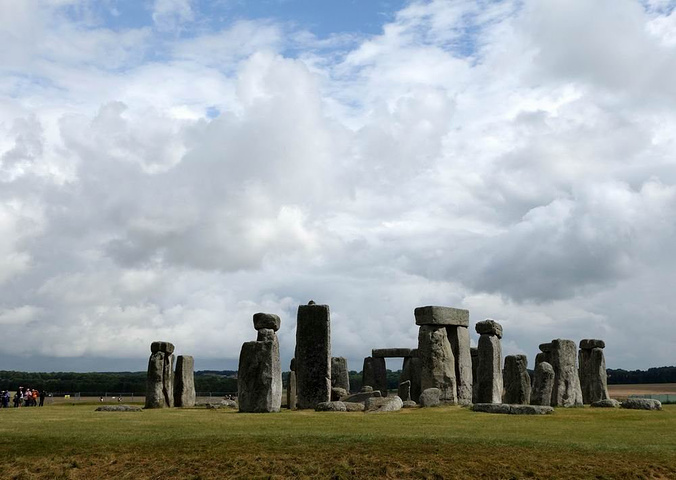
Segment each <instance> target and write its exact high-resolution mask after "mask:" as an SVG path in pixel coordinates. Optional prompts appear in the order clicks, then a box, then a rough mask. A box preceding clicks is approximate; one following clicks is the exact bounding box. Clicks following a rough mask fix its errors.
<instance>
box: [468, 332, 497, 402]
mask: <svg viewBox="0 0 676 480" xmlns="http://www.w3.org/2000/svg"><path fill="white" fill-rule="evenodd" d="M477 325H478V324H477ZM501 364H502V347H501V345H500V337H498V336H497V335H492V334H482V335H481V336H480V337H479V347H478V357H477V388H476V398H475V399H474V400H475V401H476V403H501V402H502V368H501Z"/></svg>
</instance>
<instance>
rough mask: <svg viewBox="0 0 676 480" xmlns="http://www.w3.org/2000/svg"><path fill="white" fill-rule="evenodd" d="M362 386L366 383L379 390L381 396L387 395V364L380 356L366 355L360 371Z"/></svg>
mask: <svg viewBox="0 0 676 480" xmlns="http://www.w3.org/2000/svg"><path fill="white" fill-rule="evenodd" d="M361 378H362V383H361V384H362V387H363V386H365V385H368V386H370V387H373V390H379V391H380V394H381V395H382V396H383V397H386V396H387V364H386V363H385V359H384V358H382V357H366V358H365V359H364V369H363V370H362V372H361Z"/></svg>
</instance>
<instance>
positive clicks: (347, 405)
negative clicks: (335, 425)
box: [343, 402, 365, 412]
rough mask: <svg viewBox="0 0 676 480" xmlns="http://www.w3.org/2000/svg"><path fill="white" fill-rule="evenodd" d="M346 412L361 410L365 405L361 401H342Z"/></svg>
mask: <svg viewBox="0 0 676 480" xmlns="http://www.w3.org/2000/svg"><path fill="white" fill-rule="evenodd" d="M343 403H344V404H345V409H346V410H347V411H348V412H363V411H364V409H365V407H364V404H363V403H353V402H343Z"/></svg>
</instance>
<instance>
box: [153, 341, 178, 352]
mask: <svg viewBox="0 0 676 480" xmlns="http://www.w3.org/2000/svg"><path fill="white" fill-rule="evenodd" d="M174 349H175V347H174V344H173V343H171V342H153V343H151V344H150V351H151V352H152V353H157V352H164V353H168V354H172V353H174Z"/></svg>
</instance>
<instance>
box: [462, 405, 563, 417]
mask: <svg viewBox="0 0 676 480" xmlns="http://www.w3.org/2000/svg"><path fill="white" fill-rule="evenodd" d="M472 410H474V411H475V412H484V413H503V414H506V415H547V414H550V413H554V409H553V408H552V407H545V406H541V405H508V404H506V403H475V404H474V405H473V406H472Z"/></svg>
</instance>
